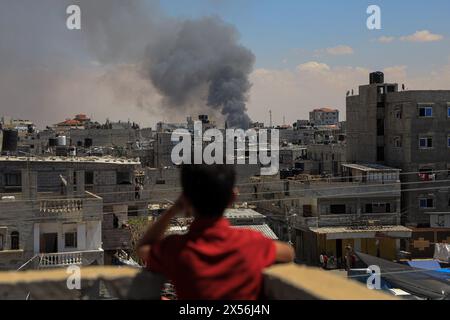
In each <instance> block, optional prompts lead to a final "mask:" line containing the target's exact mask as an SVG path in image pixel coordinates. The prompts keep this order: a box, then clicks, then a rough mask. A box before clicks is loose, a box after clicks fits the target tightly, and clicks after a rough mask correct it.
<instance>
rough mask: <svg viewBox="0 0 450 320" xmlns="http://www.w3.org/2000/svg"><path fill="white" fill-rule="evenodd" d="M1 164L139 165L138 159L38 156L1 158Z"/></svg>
mask: <svg viewBox="0 0 450 320" xmlns="http://www.w3.org/2000/svg"><path fill="white" fill-rule="evenodd" d="M0 162H42V163H45V162H50V163H67V162H70V163H103V164H108V163H110V164H117V165H121V164H123V165H139V164H140V162H139V160H138V159H124V158H114V157H57V156H44V157H41V156H36V157H31V156H30V157H13V156H0Z"/></svg>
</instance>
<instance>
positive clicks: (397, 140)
mask: <svg viewBox="0 0 450 320" xmlns="http://www.w3.org/2000/svg"><path fill="white" fill-rule="evenodd" d="M394 147H396V148H401V147H402V137H395V138H394Z"/></svg>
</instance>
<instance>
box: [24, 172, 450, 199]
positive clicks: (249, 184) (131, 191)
mask: <svg viewBox="0 0 450 320" xmlns="http://www.w3.org/2000/svg"><path fill="white" fill-rule="evenodd" d="M440 172H449V171H448V170H436V171H433V173H440ZM433 173H428V172H427V173H426V174H433ZM398 174H399V175H413V174H423V172H422V171H416V172H402V173H398ZM365 177H366V176H363V175H361V176H339V177H324V178H314V179H300V180H277V181H255V182H249V183H242V184H236V185H235V186H236V187H239V186H254V185H258V184H259V185H272V184H281V183H286V182H292V183H302V182H310V183H314V182H317V181H322V180H326V181H333V180H342V179H346V178H349V179H350V178H353V179H356V178H365ZM173 180H175V179H173ZM433 181H440V182H445V181H448V180H433ZM339 182H343V183H344V182H346V181H339ZM420 182H424V181H417V182H409V183H410V184H413V183H420ZM426 182H429V181H426ZM430 182H431V181H430ZM398 184H400V185H401V184H404V183H398ZM385 185H386V184H385ZM73 186H76V185H73ZM116 186H117V185H105V186H99V187H100V188H102V187H116ZM41 190H42V187H41ZM49 190H56V191H60V190H61V189H60V188H59V187H57V186H54V187H49ZM309 190H312V189H309ZM168 191H173V192H180V191H182V188H181V187H178V188H170V189H144V190H141V192H154V193H157V192H168ZM136 192H137V191H136V190H130V191H113V192H104V193H95V195H98V196H101V195H112V194H115V195H118V194H132V193H136ZM280 192H281V191H280ZM283 192H284V191H283ZM248 194H254V193H248ZM58 198H61V199H66V198H67V196H65V195H60V196H56V195H55V196H52V198H41V199H39V200H55V199H58ZM35 200H36V199H33V198H27V199H21V200H18V201H22V202H24V201H35Z"/></svg>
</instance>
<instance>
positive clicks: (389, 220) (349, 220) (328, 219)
mask: <svg viewBox="0 0 450 320" xmlns="http://www.w3.org/2000/svg"><path fill="white" fill-rule="evenodd" d="M293 222H294V226H295V228H299V229H304V228H305V227H306V228H322V227H351V226H368V225H387V226H388V225H389V226H393V225H398V224H399V215H398V214H397V213H379V214H376V213H371V214H361V215H356V214H335V215H322V216H320V217H311V218H306V217H301V216H297V217H296V218H295V220H294V221H293Z"/></svg>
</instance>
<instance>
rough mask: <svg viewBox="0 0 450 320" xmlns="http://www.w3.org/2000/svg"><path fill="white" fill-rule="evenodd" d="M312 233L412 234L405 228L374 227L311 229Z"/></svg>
mask: <svg viewBox="0 0 450 320" xmlns="http://www.w3.org/2000/svg"><path fill="white" fill-rule="evenodd" d="M310 229H311V231H312V232H315V233H319V234H330V233H358V232H359V233H365V232H411V229H408V228H406V227H404V226H373V227H367V228H364V227H360V228H351V227H330V228H326V227H323V228H310Z"/></svg>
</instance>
